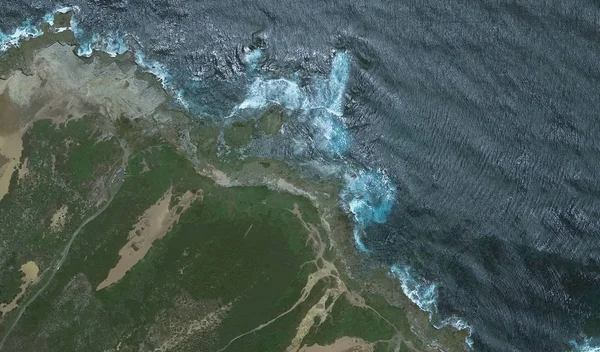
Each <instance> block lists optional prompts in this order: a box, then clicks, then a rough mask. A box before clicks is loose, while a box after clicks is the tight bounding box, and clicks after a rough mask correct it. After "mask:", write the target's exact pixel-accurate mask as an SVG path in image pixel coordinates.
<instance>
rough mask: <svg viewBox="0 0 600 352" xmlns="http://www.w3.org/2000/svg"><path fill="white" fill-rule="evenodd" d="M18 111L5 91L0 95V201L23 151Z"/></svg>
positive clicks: (6, 191)
mask: <svg viewBox="0 0 600 352" xmlns="http://www.w3.org/2000/svg"><path fill="white" fill-rule="evenodd" d="M19 110H20V109H19V107H18V106H17V105H15V104H13V102H12V101H11V100H10V97H9V95H8V90H7V89H5V90H4V92H3V93H2V94H1V95H0V199H2V198H3V197H4V195H5V194H6V193H8V187H9V185H10V178H11V176H12V174H13V172H14V171H15V169H16V168H17V166H18V165H19V159H20V158H21V151H22V150H23V140H22V139H21V131H20V118H19V116H20V111H19Z"/></svg>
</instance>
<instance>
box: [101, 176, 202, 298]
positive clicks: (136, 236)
mask: <svg viewBox="0 0 600 352" xmlns="http://www.w3.org/2000/svg"><path fill="white" fill-rule="evenodd" d="M172 197H173V193H172V188H169V190H168V191H167V192H166V193H165V194H164V195H163V196H162V198H161V199H159V200H158V202H156V203H155V204H154V205H153V206H151V207H150V208H149V209H148V210H146V211H145V212H144V214H143V215H142V216H141V217H140V218H139V220H138V223H137V224H136V225H135V226H134V227H133V229H132V230H131V231H130V232H129V235H128V237H127V238H128V240H129V241H128V242H127V244H126V245H125V246H124V247H123V248H121V250H120V251H119V255H120V256H121V259H120V260H119V262H118V263H117V265H116V266H115V267H114V268H112V269H111V270H110V272H109V273H108V277H107V278H106V279H105V280H104V281H102V282H101V283H100V284H99V285H98V287H97V288H96V291H98V290H101V289H103V288H105V287H108V286H110V285H112V284H114V283H116V282H118V281H119V280H121V279H122V278H123V276H125V274H126V273H127V272H128V271H129V270H130V269H131V268H132V267H133V266H134V265H135V264H136V263H137V262H139V261H140V260H141V259H142V258H144V256H145V255H146V253H148V251H149V250H150V248H151V247H152V243H153V242H154V241H155V240H157V239H159V238H162V237H163V236H164V235H166V234H167V232H169V230H170V229H171V227H172V226H173V224H174V223H175V222H177V221H178V220H179V217H180V216H181V214H183V213H184V212H185V211H186V210H187V209H188V208H189V207H190V205H192V203H193V202H194V201H195V200H196V199H198V198H202V191H199V192H197V193H193V192H191V191H187V192H186V193H185V194H184V195H183V196H181V198H180V199H179V201H178V203H177V204H176V205H175V206H174V207H172V208H170V209H169V204H170V203H171V199H172Z"/></svg>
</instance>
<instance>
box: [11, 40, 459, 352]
mask: <svg viewBox="0 0 600 352" xmlns="http://www.w3.org/2000/svg"><path fill="white" fill-rule="evenodd" d="M54 43H60V45H62V46H63V47H66V48H68V49H69V50H66V51H70V52H71V53H72V54H73V56H74V57H76V58H77V59H78V60H82V62H84V63H85V64H92V63H97V64H98V65H100V66H107V65H110V64H115V65H118V66H121V67H130V68H132V69H133V72H134V73H133V75H134V76H135V77H136V78H137V79H140V80H143V81H146V82H147V83H148V87H152V91H153V92H157V91H160V92H161V93H160V94H161V95H162V97H160V98H156V99H158V100H157V101H161V103H160V104H158V107H157V109H156V113H155V114H154V115H153V116H154V117H153V119H154V120H153V121H144V120H141V121H139V125H141V126H143V127H140V128H142V129H151V130H153V132H155V133H157V134H158V135H160V137H161V138H164V140H166V141H168V142H169V143H170V144H171V145H172V146H174V147H176V148H177V150H178V151H179V153H180V154H181V155H184V156H185V157H186V159H187V160H189V161H191V162H192V164H193V165H194V167H195V168H196V171H197V172H198V174H200V175H202V176H205V177H208V178H210V179H212V180H213V181H214V182H215V183H216V184H218V185H220V186H224V187H250V186H267V187H268V188H269V189H271V190H274V191H278V192H285V193H290V194H294V195H299V196H302V197H305V198H307V199H309V200H310V202H311V203H313V205H314V206H315V208H316V209H317V211H318V212H319V216H320V220H321V225H322V227H323V228H324V229H325V230H326V232H327V235H328V238H329V246H328V251H327V252H328V253H329V257H328V258H329V260H331V261H332V262H335V263H339V265H338V268H342V270H343V271H344V272H343V273H340V274H341V276H342V277H347V280H345V281H348V282H347V284H348V286H349V287H351V286H352V287H353V288H352V289H353V290H355V291H360V292H369V293H376V294H378V295H381V296H382V297H383V298H384V300H385V301H387V303H388V304H392V305H394V306H396V307H401V308H402V309H404V310H405V312H406V313H407V316H408V317H409V320H410V321H411V325H413V326H412V329H413V330H414V331H415V332H416V333H417V334H420V335H421V336H424V339H427V340H428V341H429V347H430V350H446V349H445V348H449V349H448V350H458V349H456V348H457V347H458V346H459V345H458V343H457V342H456V340H461V341H464V339H465V338H466V337H467V336H466V335H467V334H466V333H465V331H464V330H463V332H456V331H455V330H453V329H452V328H450V327H444V328H442V329H440V330H437V329H435V328H433V327H431V325H430V324H429V314H428V313H427V312H423V311H421V310H420V309H418V307H417V306H416V305H415V304H414V303H412V302H411V301H410V300H409V299H408V298H407V297H406V296H404V295H403V294H402V288H401V287H400V285H401V284H400V282H399V280H397V279H396V278H393V277H391V276H390V274H389V269H387V268H381V267H380V266H379V264H377V263H375V262H373V261H372V260H371V259H370V258H369V257H368V256H367V255H365V254H361V253H360V252H358V251H357V249H356V247H355V244H354V243H353V241H352V236H351V234H352V233H353V231H354V223H353V221H352V220H351V219H350V218H349V216H348V215H347V214H345V213H344V211H343V209H342V208H341V206H340V204H339V194H340V192H341V188H342V187H343V186H342V184H341V183H332V182H320V181H319V180H314V179H313V180H311V179H306V178H302V177H300V176H299V175H297V173H296V172H295V171H294V170H293V169H292V168H290V167H289V166H288V165H287V164H286V163H284V162H282V161H277V160H268V161H266V160H262V159H258V158H257V159H255V160H253V159H250V160H247V161H245V162H244V163H243V164H242V165H241V166H238V165H230V164H228V163H227V162H222V161H221V160H220V159H219V158H218V156H217V155H215V154H212V153H211V152H210V151H209V152H205V151H202V150H199V148H198V146H199V145H202V141H203V140H206V139H211V138H217V137H218V134H217V133H216V132H217V131H215V130H211V127H210V125H209V126H206V127H205V128H204V127H202V126H198V125H197V123H196V122H195V121H194V119H193V118H192V117H190V116H188V115H186V114H185V113H184V112H182V111H176V110H172V109H171V108H170V107H169V106H168V102H169V101H170V100H171V99H177V97H174V96H173V92H169V91H168V90H167V89H166V88H165V86H164V83H163V82H161V79H160V77H157V76H155V75H153V74H151V73H144V72H141V70H140V67H139V66H138V65H137V60H136V57H135V55H134V54H133V53H131V52H129V51H127V52H124V53H122V54H121V55H117V56H116V57H113V56H112V55H110V54H106V53H102V52H94V53H93V54H92V55H91V57H90V58H85V59H82V58H80V57H78V56H77V55H76V54H75V52H76V51H77V46H76V45H77V41H76V38H75V36H74V33H73V32H72V31H70V30H62V31H60V32H58V33H45V34H43V35H40V36H38V37H35V38H32V39H30V40H26V41H21V46H19V47H13V48H10V49H9V50H8V53H7V59H6V61H5V59H4V58H3V59H1V60H2V62H3V63H4V64H3V65H2V66H0V75H1V77H2V78H3V79H4V78H7V77H8V76H11V75H12V74H13V73H14V72H16V71H21V72H22V73H23V74H25V75H27V74H28V73H29V74H30V72H29V71H28V68H29V67H30V65H31V64H32V62H33V58H34V57H35V53H36V51H38V50H40V49H42V48H45V47H46V48H47V47H50V46H52V45H53V44H54ZM142 70H143V68H142ZM163 81H164V80H163ZM108 115H109V116H111V113H110V112H109V113H108ZM114 116H115V119H118V118H119V116H118V114H116V115H114ZM140 119H143V117H140ZM265 163H268V165H269V166H268V167H265ZM326 255H327V254H326ZM350 282H352V284H350ZM461 343H464V342H461ZM450 345H451V347H447V346H450ZM461 347H462V346H461Z"/></svg>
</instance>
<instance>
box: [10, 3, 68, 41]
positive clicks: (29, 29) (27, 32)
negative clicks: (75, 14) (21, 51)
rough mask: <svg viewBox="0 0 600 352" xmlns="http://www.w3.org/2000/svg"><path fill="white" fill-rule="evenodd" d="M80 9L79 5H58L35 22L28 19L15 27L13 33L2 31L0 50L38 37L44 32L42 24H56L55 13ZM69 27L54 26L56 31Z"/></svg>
mask: <svg viewBox="0 0 600 352" xmlns="http://www.w3.org/2000/svg"><path fill="white" fill-rule="evenodd" d="M75 10H79V8H78V7H76V6H74V7H66V6H63V7H58V8H56V9H55V10H53V11H51V12H49V13H47V14H46V15H44V17H42V19H41V20H40V21H39V22H37V23H34V22H33V20H32V19H28V20H27V21H25V22H23V24H22V25H21V26H19V27H17V28H15V29H14V30H13V31H12V32H11V33H4V32H2V31H0V52H2V51H6V50H8V49H10V48H16V47H18V46H19V43H20V42H21V41H22V40H29V39H33V38H37V37H39V36H41V35H42V34H44V31H43V30H42V24H45V23H47V24H49V25H50V26H54V15H55V14H59V13H67V12H69V11H75ZM67 29H69V28H62V27H61V28H54V31H55V32H62V31H65V30H67Z"/></svg>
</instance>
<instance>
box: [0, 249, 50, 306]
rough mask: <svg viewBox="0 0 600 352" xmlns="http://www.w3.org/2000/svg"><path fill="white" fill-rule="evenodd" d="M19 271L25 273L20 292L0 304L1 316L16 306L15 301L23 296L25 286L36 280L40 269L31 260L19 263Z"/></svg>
mask: <svg viewBox="0 0 600 352" xmlns="http://www.w3.org/2000/svg"><path fill="white" fill-rule="evenodd" d="M21 271H22V272H23V273H24V274H25V277H24V278H23V283H22V284H21V292H19V294H18V295H17V296H16V297H15V298H14V299H13V300H12V302H10V303H5V304H0V313H2V316H4V315H5V314H6V313H8V312H10V311H12V310H13V309H15V308H17V306H18V305H17V302H18V301H19V299H21V297H23V295H24V294H25V291H27V288H28V287H29V286H30V285H32V284H34V283H36V282H38V274H39V272H40V269H39V268H38V266H37V264H36V263H35V262H33V261H31V262H27V263H25V264H23V265H21Z"/></svg>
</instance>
